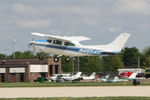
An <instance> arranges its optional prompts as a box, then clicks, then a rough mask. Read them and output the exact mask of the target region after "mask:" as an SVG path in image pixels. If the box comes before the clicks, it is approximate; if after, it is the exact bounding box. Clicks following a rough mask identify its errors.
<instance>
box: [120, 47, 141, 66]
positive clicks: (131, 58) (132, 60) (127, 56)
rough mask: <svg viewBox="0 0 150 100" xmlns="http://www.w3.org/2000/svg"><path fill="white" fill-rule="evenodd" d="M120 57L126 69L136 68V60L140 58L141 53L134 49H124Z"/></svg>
mask: <svg viewBox="0 0 150 100" xmlns="http://www.w3.org/2000/svg"><path fill="white" fill-rule="evenodd" d="M121 56H122V60H123V62H124V65H125V66H126V67H136V66H137V65H138V58H139V57H140V56H141V53H140V52H139V50H138V49H137V48H136V47H132V48H127V47H126V48H125V49H124V50H122V53H121Z"/></svg>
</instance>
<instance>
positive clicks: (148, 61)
mask: <svg viewBox="0 0 150 100" xmlns="http://www.w3.org/2000/svg"><path fill="white" fill-rule="evenodd" d="M14 53H15V58H38V57H39V56H40V53H36V54H34V53H33V52H31V51H24V52H20V51H16V52H14ZM14 53H12V54H10V55H8V56H6V55H5V54H0V59H5V58H8V59H9V58H13V57H14ZM44 57H49V55H47V54H45V55H44ZM65 59H66V56H62V71H63V72H72V71H73V70H74V67H73V64H74V60H73V59H72V58H71V59H70V61H69V62H66V60H65ZM138 60H140V68H147V67H150V47H148V48H146V49H145V50H143V51H142V52H140V51H139V50H138V49H137V48H136V47H131V48H128V47H126V48H124V49H123V50H122V51H121V53H120V54H119V55H110V56H101V57H99V56H85V57H80V62H79V64H80V68H79V69H80V71H82V72H86V73H87V72H88V73H91V72H98V73H99V72H103V73H108V72H113V73H116V72H117V70H118V69H119V68H138Z"/></svg>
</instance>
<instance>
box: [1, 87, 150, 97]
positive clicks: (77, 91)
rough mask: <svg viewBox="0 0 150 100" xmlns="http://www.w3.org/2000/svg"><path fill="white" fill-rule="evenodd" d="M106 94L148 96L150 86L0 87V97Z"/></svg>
mask: <svg viewBox="0 0 150 100" xmlns="http://www.w3.org/2000/svg"><path fill="white" fill-rule="evenodd" d="M106 96H111V97H114V96H145V97H150V86H134V87H129V86H126V87H110V86H108V87H44V88H37V87H36V88H0V98H30V97H32V98H33V97H106Z"/></svg>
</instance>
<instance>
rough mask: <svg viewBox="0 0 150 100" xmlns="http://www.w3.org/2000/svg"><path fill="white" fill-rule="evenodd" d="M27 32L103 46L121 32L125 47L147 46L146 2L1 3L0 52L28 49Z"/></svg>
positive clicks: (149, 13) (149, 16)
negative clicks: (78, 37) (76, 37)
mask: <svg viewBox="0 0 150 100" xmlns="http://www.w3.org/2000/svg"><path fill="white" fill-rule="evenodd" d="M31 32H41V33H48V34H52V35H61V36H63V35H65V36H66V35H67V36H68V35H69V36H73V35H83V36H87V37H90V38H92V40H90V41H84V42H83V44H90V45H91V44H106V43H109V42H111V41H112V40H114V39H115V38H116V37H117V36H118V35H119V34H120V33H121V32H127V33H130V34H131V35H132V36H131V38H130V39H129V40H128V42H127V44H126V46H127V47H133V46H136V47H137V48H138V49H140V50H141V51H142V50H143V49H145V48H146V47H148V46H150V0H1V1H0V52H3V53H4V50H5V49H11V50H10V51H9V52H12V44H13V39H16V40H17V41H16V44H15V48H16V49H15V50H19V51H20V50H21V51H24V50H28V43H29V41H30V40H32V36H31V35H30V33H31Z"/></svg>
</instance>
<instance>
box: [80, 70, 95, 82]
mask: <svg viewBox="0 0 150 100" xmlns="http://www.w3.org/2000/svg"><path fill="white" fill-rule="evenodd" d="M95 74H96V72H93V73H92V74H91V75H90V76H83V77H82V78H83V80H94V79H95Z"/></svg>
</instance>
